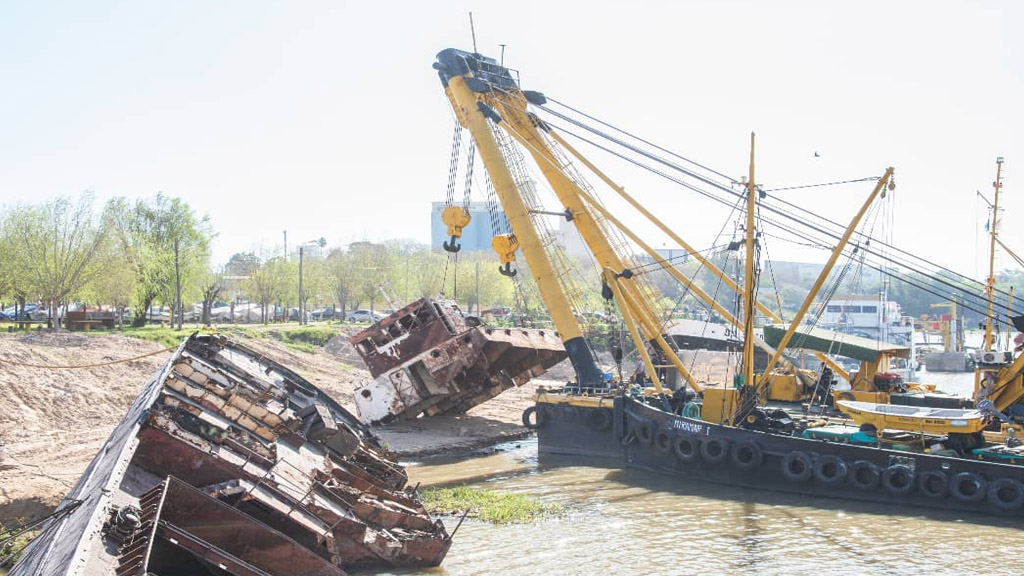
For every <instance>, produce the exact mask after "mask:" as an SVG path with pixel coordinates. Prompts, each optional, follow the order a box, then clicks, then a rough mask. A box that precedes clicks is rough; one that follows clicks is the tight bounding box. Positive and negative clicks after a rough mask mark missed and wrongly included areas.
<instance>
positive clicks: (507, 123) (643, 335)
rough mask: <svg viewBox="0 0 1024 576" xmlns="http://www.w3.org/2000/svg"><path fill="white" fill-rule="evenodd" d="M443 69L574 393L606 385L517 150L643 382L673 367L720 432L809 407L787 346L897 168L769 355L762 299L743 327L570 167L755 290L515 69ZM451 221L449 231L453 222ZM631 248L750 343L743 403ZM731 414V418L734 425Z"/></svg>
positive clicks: (460, 63) (441, 62)
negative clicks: (770, 409)
mask: <svg viewBox="0 0 1024 576" xmlns="http://www.w3.org/2000/svg"><path fill="white" fill-rule="evenodd" d="M435 68H436V69H437V70H438V72H439V75H440V77H441V80H442V83H443V85H444V87H445V93H446V95H447V96H448V99H449V101H450V103H451V105H452V109H453V110H454V111H455V115H456V118H457V120H458V122H459V123H460V125H462V126H463V127H465V128H468V129H469V131H470V133H471V134H472V137H473V139H474V142H475V143H476V147H477V150H478V151H479V153H480V157H481V159H482V161H483V162H484V164H485V167H486V169H487V171H488V174H489V175H490V178H491V182H492V183H493V185H494V188H495V192H496V194H497V197H498V200H499V201H500V203H501V205H502V207H503V208H504V211H505V214H506V216H507V217H508V220H509V224H510V225H511V228H512V233H513V235H514V238H507V239H504V240H502V239H496V240H495V241H494V247H495V249H496V251H497V252H498V253H499V256H500V257H501V259H502V264H503V269H504V271H505V272H507V273H509V274H512V273H514V272H513V271H512V270H511V265H512V264H513V263H514V260H515V244H518V245H519V247H520V248H521V250H522V253H523V255H524V256H525V257H526V259H527V263H528V264H529V268H530V271H531V272H532V274H533V275H534V279H535V280H536V282H537V286H538V288H539V290H540V292H541V297H542V298H543V300H544V302H545V304H546V305H547V309H548V311H549V312H550V314H551V316H552V319H553V320H554V323H555V326H556V328H557V329H558V331H559V333H560V335H561V337H562V339H563V342H564V343H565V346H566V349H567V351H568V352H569V357H570V359H571V360H572V362H573V366H574V368H575V369H576V373H577V378H578V384H579V385H580V386H581V387H591V386H594V387H602V378H601V372H600V370H599V369H598V368H597V367H596V364H595V362H594V360H593V354H592V352H591V351H590V349H589V345H588V344H587V343H586V341H585V339H584V338H583V337H582V334H581V331H580V328H579V325H578V323H577V320H576V317H575V315H574V310H573V307H572V302H571V297H570V296H571V290H570V289H569V288H568V287H567V285H566V282H565V278H566V276H567V275H568V274H567V271H566V270H565V269H564V268H562V267H561V265H560V264H559V262H557V261H555V260H554V259H552V258H550V257H549V256H548V254H547V253H546V250H547V249H549V247H550V246H551V244H552V242H551V240H550V238H547V237H545V236H544V235H543V234H542V233H541V232H539V231H538V225H539V224H538V222H537V221H535V218H536V217H537V215H538V214H546V213H548V212H544V211H543V210H542V207H540V206H538V205H537V203H536V202H535V201H533V200H532V198H531V197H532V195H533V191H532V190H531V186H532V185H531V184H530V183H529V181H528V176H526V174H527V172H526V171H525V170H523V169H522V166H520V165H519V163H520V162H522V158H516V157H515V156H514V155H513V154H512V153H510V149H511V147H512V145H514V144H518V145H519V146H521V147H522V148H521V149H522V150H525V151H526V152H527V153H528V154H529V155H530V156H531V157H532V159H533V160H534V161H535V162H536V165H537V167H539V169H540V172H541V173H542V176H543V178H544V179H545V180H546V181H547V183H548V184H549V185H550V187H551V189H552V191H553V192H554V193H555V195H556V196H557V197H558V201H559V203H560V204H561V205H562V206H564V208H565V212H564V214H565V215H566V217H567V219H570V220H571V221H572V222H573V223H574V225H575V226H576V229H577V230H578V231H579V233H580V235H581V237H582V238H583V241H584V243H585V244H586V246H587V247H588V249H589V251H590V252H591V253H592V255H593V257H594V260H595V261H596V263H597V266H598V268H599V270H600V273H601V279H602V283H603V286H604V290H603V292H604V294H605V295H606V297H609V298H611V299H613V300H614V302H615V304H616V305H617V307H618V310H619V312H620V314H621V316H622V319H623V323H624V325H625V327H626V329H627V330H628V331H629V333H630V336H631V338H632V339H633V341H634V342H635V343H636V348H637V351H638V353H639V355H640V360H641V362H642V363H643V365H644V367H645V368H646V373H647V374H649V375H654V374H657V373H658V370H657V368H658V366H656V364H658V365H664V364H668V365H671V366H673V367H674V368H675V369H676V370H678V371H679V373H680V374H681V375H682V376H683V377H684V379H685V380H686V383H687V386H689V387H690V388H691V389H693V390H694V391H697V392H701V391H702V390H703V391H704V392H705V403H706V404H707V405H708V406H707V408H708V409H710V412H706V413H705V417H706V418H708V419H716V418H717V419H718V420H720V421H723V422H732V421H735V420H736V419H737V418H742V417H743V414H742V411H743V410H746V409H749V408H750V404H751V402H752V401H753V402H756V401H757V399H758V398H765V397H767V398H768V399H779V400H797V399H799V400H805V399H806V398H807V395H808V393H809V392H810V390H811V389H812V388H813V384H814V381H813V377H810V376H809V375H808V374H806V373H801V372H799V371H797V370H796V369H795V368H794V367H792V366H789V365H788V364H787V363H786V362H785V360H784V359H783V358H782V355H781V352H782V350H784V349H785V347H786V346H787V345H788V344H789V342H790V339H791V338H792V336H793V334H794V333H795V332H796V331H797V330H798V329H799V328H800V325H801V322H802V319H803V317H804V316H805V315H806V313H807V311H808V310H809V308H810V306H811V303H812V301H813V299H814V298H815V297H816V295H817V293H818V291H819V290H820V288H821V287H822V285H823V284H824V282H825V279H826V278H827V275H828V273H829V272H830V271H831V269H832V267H833V266H834V264H835V263H836V261H837V260H838V258H839V257H840V255H841V254H842V252H843V249H844V248H845V247H846V245H847V243H848V241H849V239H850V237H851V236H852V234H853V233H854V230H855V229H856V227H857V226H858V224H859V222H860V220H861V219H862V218H863V216H864V214H865V213H866V211H867V208H868V207H869V206H870V204H871V203H872V202H873V201H874V200H875V199H876V198H878V197H879V196H880V195H881V196H884V194H885V191H886V189H892V187H893V183H892V174H893V170H892V168H889V169H888V170H886V172H885V174H884V175H883V176H882V177H881V178H879V179H878V182H877V184H876V186H875V188H874V190H873V191H872V193H871V195H870V196H869V197H868V199H867V200H866V201H865V203H864V205H863V206H862V207H861V209H860V211H859V212H858V214H857V215H856V216H855V217H854V219H853V221H852V222H851V223H850V225H849V227H848V228H847V230H846V231H845V233H844V235H843V236H842V237H841V238H840V239H839V241H838V242H837V243H836V245H835V246H834V247H833V251H832V255H831V257H830V260H829V262H828V264H827V265H826V266H825V268H824V270H823V271H822V274H821V275H820V276H819V277H818V279H817V280H816V282H815V285H814V287H813V289H812V290H811V292H810V294H809V295H808V297H807V299H806V300H805V302H804V303H803V306H802V308H801V310H800V311H799V312H798V313H797V316H796V317H795V318H794V319H793V320H792V321H791V322H789V327H788V329H787V330H785V331H784V333H783V334H782V335H781V337H780V338H779V341H778V343H777V345H776V346H775V347H774V348H772V347H771V346H769V345H768V344H767V343H765V342H763V341H757V339H756V338H754V337H753V317H754V315H755V314H756V313H758V312H760V313H762V314H764V315H766V316H767V317H768V318H770V319H771V320H772V321H775V322H780V321H781V319H779V318H778V316H777V315H775V314H774V313H772V312H771V310H770V309H768V308H766V307H764V306H763V305H761V304H760V303H758V302H756V300H755V299H754V298H752V297H746V296H745V297H744V299H743V306H742V307H743V313H742V314H741V315H740V317H739V318H737V317H736V316H734V315H733V314H732V313H731V312H730V311H729V310H727V309H725V308H723V307H722V306H721V305H719V304H718V303H717V302H716V301H715V299H714V298H712V297H711V296H709V295H708V294H706V293H703V292H702V291H701V290H700V288H699V287H698V286H696V285H695V283H694V282H692V280H691V279H690V278H687V277H686V276H685V275H683V274H682V273H681V272H680V271H679V270H678V269H677V268H676V267H674V266H672V265H671V264H670V263H668V262H667V261H666V260H665V259H664V258H663V257H661V256H660V255H659V254H658V252H657V251H656V250H655V249H654V248H653V247H651V246H650V245H649V244H648V243H646V242H644V241H643V240H642V239H641V238H639V237H638V236H637V235H636V234H634V233H633V232H632V231H631V230H630V229H629V228H627V227H626V226H624V225H623V224H622V222H621V221H620V220H619V219H618V218H617V217H616V216H615V215H614V214H612V213H611V211H610V210H609V209H608V208H607V207H606V206H605V205H603V204H602V203H601V202H600V201H598V200H596V199H595V198H594V197H593V195H592V193H591V192H590V190H591V188H590V186H589V185H588V184H586V183H585V182H583V181H582V180H581V176H580V174H579V173H578V172H577V171H576V168H575V167H573V164H574V162H575V163H578V164H580V165H582V166H584V167H586V168H587V169H589V170H590V171H591V172H592V173H593V174H594V175H596V176H597V177H598V178H599V179H600V180H601V181H602V182H604V183H605V184H606V185H607V186H608V187H609V188H610V189H611V190H613V191H614V192H615V193H616V194H618V195H619V196H620V197H621V199H623V200H624V201H625V202H626V203H627V204H628V205H630V206H631V207H633V208H634V209H636V210H637V211H638V212H639V213H640V214H641V215H643V216H644V217H646V218H647V220H648V221H650V222H651V223H652V224H653V225H654V226H655V227H656V228H657V229H658V230H660V231H661V232H662V233H664V234H665V235H666V236H667V237H668V238H670V239H671V240H672V241H673V242H675V243H677V244H678V245H679V246H681V247H683V248H684V249H685V250H687V252H689V254H690V255H691V256H692V257H693V258H694V259H695V260H697V261H698V262H700V263H701V265H702V266H703V267H704V268H705V269H708V270H711V271H712V272H713V273H714V274H715V275H716V276H718V278H719V279H720V280H721V281H722V283H723V284H725V285H727V286H728V287H729V288H731V289H733V290H735V291H737V292H739V293H741V294H752V293H753V290H752V287H751V286H750V285H749V284H748V285H747V286H744V287H743V288H740V286H739V285H738V284H737V283H736V282H734V281H733V280H732V279H730V278H729V277H728V275H726V274H725V273H724V272H723V271H722V270H720V269H719V268H717V267H716V266H714V264H713V263H711V262H710V261H708V260H707V259H706V258H704V256H703V255H701V254H700V252H698V251H697V250H695V249H693V248H692V247H691V246H690V245H689V244H687V243H686V242H685V241H683V240H682V238H680V237H679V235H678V234H676V233H675V232H673V231H672V230H671V229H670V228H669V227H668V226H666V225H665V224H664V223H663V222H662V221H661V220H660V219H658V218H657V217H656V216H655V215H654V214H652V213H651V212H650V211H649V210H647V209H646V208H644V207H643V206H642V205H641V204H640V203H639V202H637V201H636V200H635V199H634V198H633V197H632V196H630V195H628V194H627V193H626V192H625V190H624V189H623V188H622V187H621V186H619V185H618V184H616V183H615V182H614V181H612V180H611V179H610V178H609V177H608V176H607V175H605V174H604V173H603V172H601V171H600V170H599V169H598V168H597V167H595V166H594V165H593V164H592V163H591V162H590V161H589V160H587V159H586V158H585V157H583V156H582V155H581V154H580V153H579V152H577V151H576V150H575V149H574V148H573V147H572V146H571V145H570V144H569V143H568V142H566V141H565V140H564V139H563V138H561V137H560V136H559V135H558V134H557V133H556V131H555V130H553V129H552V128H551V126H549V125H548V124H546V123H545V122H544V121H543V120H542V119H540V118H539V117H537V116H536V115H535V114H533V113H532V112H530V111H528V109H527V107H528V104H534V105H543V104H544V103H545V102H546V99H545V97H544V96H543V95H542V94H539V93H534V92H524V91H522V90H520V88H519V85H518V82H517V80H516V79H515V78H514V77H513V75H512V73H511V72H510V71H509V70H508V69H507V68H504V67H503V66H501V65H499V64H498V63H497V62H496V61H495V60H493V59H490V58H486V57H483V56H481V55H480V54H475V53H468V52H463V51H459V50H454V49H449V50H444V51H442V52H441V53H439V54H438V61H437V63H436V64H435ZM516 153H519V152H516ZM753 153H754V152H753V135H751V159H750V160H751V161H750V175H749V178H748V179H747V181H746V185H747V186H746V200H747V226H746V230H747V233H746V234H745V236H746V238H745V244H746V253H747V254H748V257H747V258H746V263H745V264H746V268H747V271H746V275H745V279H746V280H745V281H746V282H748V283H749V282H750V281H751V278H752V277H753V271H752V270H751V268H752V266H753V261H752V258H751V257H750V256H749V255H751V254H753V253H754V245H755V243H756V240H755V234H756V232H755V228H754V222H753V214H754V211H755V202H756V196H757V195H758V191H757V189H756V187H755V185H754V157H753ZM560 213H561V212H560ZM453 220H455V219H453ZM448 223H449V225H451V223H450V222H448ZM456 223H457V222H456ZM512 240H514V241H512ZM633 247H635V248H637V249H639V251H640V252H641V253H644V254H646V255H647V256H648V257H649V258H650V259H651V260H653V262H654V263H656V264H657V265H659V266H660V267H661V268H662V269H663V270H664V271H665V272H667V273H668V274H670V275H672V276H673V277H674V278H675V279H676V280H677V281H679V282H681V283H683V284H684V285H686V286H687V287H688V288H689V289H690V290H691V291H692V292H693V293H694V295H696V296H697V297H698V298H700V299H702V300H704V301H705V302H706V303H708V305H709V306H710V307H711V308H712V309H713V310H714V311H715V312H717V313H718V314H719V315H721V316H722V317H723V318H725V319H726V321H727V322H729V323H730V324H732V325H733V326H736V327H737V328H740V329H742V331H743V333H744V334H746V335H749V337H747V338H745V339H744V342H745V347H744V351H743V361H742V363H741V365H742V366H743V368H744V373H743V374H742V375H740V376H739V378H738V383H739V384H741V385H742V387H743V388H744V389H745V390H744V392H743V393H742V394H739V397H736V396H735V395H736V394H737V393H736V392H732V391H730V390H735V389H734V388H715V389H714V390H710V389H709V388H707V387H706V385H702V384H700V383H698V382H696V381H695V380H694V378H693V377H692V375H691V374H689V372H688V370H687V369H686V366H685V365H684V364H683V362H682V361H681V360H680V359H679V357H678V355H677V354H676V352H675V350H674V349H673V347H672V346H670V345H669V343H668V341H667V340H666V338H665V336H664V327H663V326H662V324H661V315H660V314H658V313H656V312H655V309H656V306H655V305H654V302H656V301H657V300H658V296H657V293H656V291H655V290H654V289H653V288H652V287H651V286H649V285H648V284H646V283H645V282H644V281H643V276H642V275H639V276H638V275H636V274H634V272H633V269H634V268H635V267H636V265H637V261H636V259H635V257H634V256H633V254H632V253H631V250H632V249H633ZM754 345H758V346H760V347H761V348H763V349H765V350H767V351H768V353H769V355H770V357H771V359H770V361H769V363H768V368H767V369H766V371H765V372H764V373H762V374H761V375H759V376H755V375H754V374H753V373H752V365H753V348H752V347H753V346H754ZM818 354H819V356H818V357H819V358H821V360H822V361H823V362H824V363H825V364H827V365H828V366H829V367H830V368H831V369H832V370H833V371H834V372H835V373H836V374H837V375H839V376H841V377H846V378H849V374H847V373H846V372H845V371H844V370H843V369H842V367H840V366H838V365H836V364H835V363H834V362H833V361H832V360H831V359H830V358H828V357H827V356H826V355H825V354H823V353H820V352H819V353H818ZM655 357H663V358H664V359H665V362H664V363H663V362H661V361H659V362H655V361H654V358H655ZM864 361H865V364H864V365H863V367H862V369H861V371H860V373H859V374H858V375H857V376H856V377H855V378H854V379H853V381H854V385H855V389H854V391H853V393H854V394H855V397H857V395H859V394H861V393H863V394H865V395H867V396H865V397H864V399H865V400H883V399H886V397H885V396H884V394H885V391H883V390H878V389H877V388H876V376H878V375H882V374H884V373H885V372H886V371H887V370H888V358H886V357H884V355H879V356H878V357H877V358H873V359H870V360H868V359H865V360H864ZM780 363H781V364H782V366H783V369H782V370H776V369H775V366H776V365H777V364H780ZM1021 368H1024V366H1022V367H1018V368H1017V369H1016V371H1015V372H1013V373H1012V374H1010V373H1009V372H1005V375H1003V374H1004V371H1000V376H998V377H995V376H993V377H989V378H988V379H987V380H986V383H987V384H986V386H987V388H986V390H987V391H988V392H987V393H988V395H989V397H991V398H1000V399H1001V398H1004V397H1005V398H1007V399H1009V398H1011V397H1013V398H1016V399H1019V398H1020V397H1022V396H1024V381H1022V379H1021V377H1020V373H1021ZM652 384H653V386H654V389H655V391H656V392H657V393H659V394H660V393H661V392H662V387H661V383H660V382H659V381H658V378H653V381H652ZM717 390H721V392H717ZM765 390H767V392H765ZM709 394H710V398H709ZM716 395H717V396H716ZM715 398H717V399H718V402H717V404H718V405H719V406H720V407H721V408H718V409H717V410H718V413H717V416H716V413H715V410H716V409H715V408H711V405H712V404H716V402H715ZM734 400H735V401H734ZM539 401H543V400H539ZM1014 401H1016V400H1014ZM994 402H995V401H994ZM1001 403H1002V400H1000V402H996V404H997V405H998V404H1001ZM729 410H732V411H733V412H732V414H731V415H730V413H729Z"/></svg>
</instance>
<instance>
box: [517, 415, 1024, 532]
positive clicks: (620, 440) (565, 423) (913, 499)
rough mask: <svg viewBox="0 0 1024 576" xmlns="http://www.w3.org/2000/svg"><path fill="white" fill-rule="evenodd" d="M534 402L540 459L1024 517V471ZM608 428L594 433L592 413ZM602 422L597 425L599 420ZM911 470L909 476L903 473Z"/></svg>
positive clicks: (678, 419) (674, 418) (1016, 467)
mask: <svg viewBox="0 0 1024 576" xmlns="http://www.w3.org/2000/svg"><path fill="white" fill-rule="evenodd" d="M569 408H571V410H567V409H566V405H559V404H555V403H551V401H550V399H549V400H548V401H547V402H538V404H537V410H538V412H542V413H543V414H544V416H543V417H542V418H541V420H540V421H539V422H540V425H539V427H538V430H537V433H538V445H539V450H540V451H541V452H542V453H548V454H560V455H579V456H589V457H594V456H597V457H601V458H602V459H603V462H602V463H604V464H606V463H607V462H608V461H609V459H614V461H615V462H617V464H618V465H619V466H622V467H624V468H636V469H643V470H649V471H652V472H656V473H658V474H664V475H668V476H678V477H682V478H687V479H695V480H698V481H704V482H712V483H716V484H727V485H731V486H738V487H744V488H754V489H759V490H771V491H778V492H787V493H795V494H808V495H814V496H820V497H825V498H841V499H850V500H860V501H867V502H877V503H883V504H898V505H907V506H919V507H925V508H931V509H944V510H953V511H964V512H973V513H981V514H986V515H1009V516H1014V517H1022V516H1024V492H1022V491H1021V489H1020V487H1021V485H1022V484H1024V466H1020V465H1013V464H1003V463H999V462H993V461H983V460H972V459H966V458H957V457H949V456H937V455H930V454H921V453H912V452H906V451H902V450H890V449H884V448H874V447H869V446H858V445H853V444H845V443H838V442H829V441H824V440H813V439H806V438H802V437H795V436H785V435H778V434H771V433H766V432H760V431H755V430H747V429H743V428H735V427H729V426H721V425H717V424H711V423H708V422H704V421H702V420H696V419H691V418H684V417H682V416H678V415H675V414H672V413H669V412H665V411H663V410H659V409H657V408H654V407H651V406H649V405H647V404H644V403H643V402H640V401H637V400H635V399H633V398H630V397H624V396H620V397H617V398H615V401H614V403H613V407H601V408H596V407H581V406H570V407H569ZM598 411H604V412H606V413H610V415H611V416H610V419H611V420H612V425H611V426H609V427H608V428H607V429H604V430H595V429H594V427H593V426H589V425H588V423H592V422H594V421H596V420H598V417H595V416H593V414H594V413H595V412H598ZM600 420H601V421H603V420H604V418H603V417H601V418H600ZM908 471H909V472H908Z"/></svg>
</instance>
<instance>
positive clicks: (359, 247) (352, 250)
mask: <svg viewBox="0 0 1024 576" xmlns="http://www.w3.org/2000/svg"><path fill="white" fill-rule="evenodd" d="M348 252H349V254H350V255H351V258H352V274H353V277H354V280H355V285H354V288H355V290H354V296H356V298H358V299H359V300H360V301H362V300H364V299H365V300H369V301H370V310H373V309H374V303H375V302H376V301H377V299H378V298H379V297H380V294H379V292H378V286H379V285H380V284H381V283H382V282H385V281H386V280H388V279H389V277H390V270H389V268H388V265H387V264H388V257H387V256H388V252H387V248H386V247H385V246H384V245H383V244H374V243H372V242H354V243H352V244H349V247H348Z"/></svg>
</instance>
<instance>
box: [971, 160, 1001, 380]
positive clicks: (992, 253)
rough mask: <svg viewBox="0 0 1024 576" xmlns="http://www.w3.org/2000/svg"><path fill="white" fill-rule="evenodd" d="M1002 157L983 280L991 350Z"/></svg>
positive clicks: (977, 371)
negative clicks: (986, 271) (985, 271)
mask: <svg viewBox="0 0 1024 576" xmlns="http://www.w3.org/2000/svg"><path fill="white" fill-rule="evenodd" d="M1002 178H1003V157H1002V156H999V157H998V158H996V181H995V182H993V183H992V187H993V188H995V198H994V199H993V201H992V217H991V219H990V220H989V230H988V233H989V248H988V278H987V279H986V281H985V299H986V300H987V301H988V307H987V309H986V314H985V341H984V343H983V344H982V348H984V349H985V350H992V304H993V299H994V296H995V294H994V292H995V289H996V270H995V268H996V242H998V241H999V240H998V238H997V232H996V230H997V228H998V227H999V224H998V222H999V189H1000V188H1002V187H1003V183H1002ZM981 372H982V371H981V369H979V368H975V370H974V398H975V399H978V394H979V393H980V392H981Z"/></svg>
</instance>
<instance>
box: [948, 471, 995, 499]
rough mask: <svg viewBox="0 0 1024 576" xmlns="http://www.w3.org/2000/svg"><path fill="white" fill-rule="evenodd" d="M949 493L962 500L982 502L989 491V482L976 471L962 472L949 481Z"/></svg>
mask: <svg viewBox="0 0 1024 576" xmlns="http://www.w3.org/2000/svg"><path fill="white" fill-rule="evenodd" d="M949 493H950V494H951V495H952V496H953V498H956V499H957V500H959V501H961V502H981V501H982V500H984V499H985V496H986V495H987V493H988V482H985V479H984V478H982V477H981V476H979V475H978V474H976V473H974V472H960V473H958V474H954V475H953V478H952V479H951V480H950V481H949Z"/></svg>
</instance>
